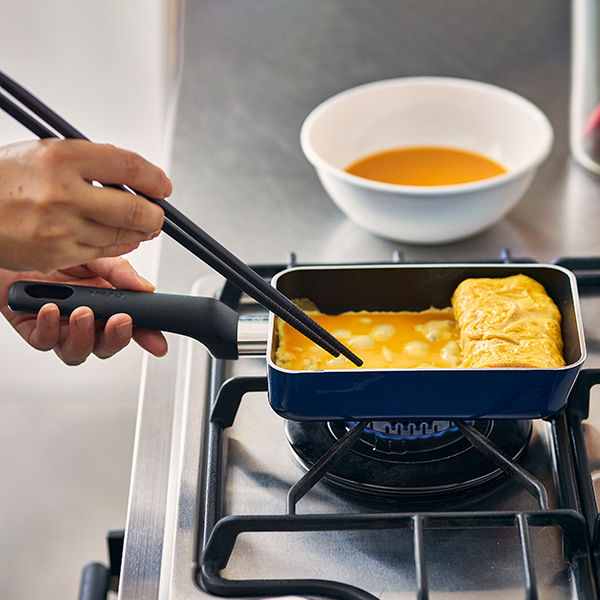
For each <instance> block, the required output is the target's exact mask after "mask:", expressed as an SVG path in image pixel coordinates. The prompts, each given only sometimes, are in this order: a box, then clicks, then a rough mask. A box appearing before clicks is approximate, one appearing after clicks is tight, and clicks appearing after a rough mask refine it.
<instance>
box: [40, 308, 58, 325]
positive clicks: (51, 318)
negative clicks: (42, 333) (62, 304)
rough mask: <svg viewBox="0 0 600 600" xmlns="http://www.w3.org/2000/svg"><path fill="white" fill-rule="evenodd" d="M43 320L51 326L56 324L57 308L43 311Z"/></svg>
mask: <svg viewBox="0 0 600 600" xmlns="http://www.w3.org/2000/svg"><path fill="white" fill-rule="evenodd" d="M42 321H43V323H44V325H47V326H49V327H51V326H53V325H55V324H56V321H57V314H56V311H55V310H50V309H48V310H45V311H44V312H43V313H42Z"/></svg>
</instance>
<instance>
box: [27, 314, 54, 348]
mask: <svg viewBox="0 0 600 600" xmlns="http://www.w3.org/2000/svg"><path fill="white" fill-rule="evenodd" d="M22 335H24V336H25V335H26V334H25V332H22ZM26 339H27V341H28V342H29V343H30V344H31V345H32V346H33V347H34V348H36V349H37V350H42V351H47V350H52V348H54V346H56V344H57V343H58V342H59V340H60V313H59V311H58V306H56V304H46V305H45V306H42V308H41V309H40V311H39V312H38V316H37V319H36V321H35V327H34V328H33V329H32V330H31V332H30V333H29V334H28V335H27V337H26Z"/></svg>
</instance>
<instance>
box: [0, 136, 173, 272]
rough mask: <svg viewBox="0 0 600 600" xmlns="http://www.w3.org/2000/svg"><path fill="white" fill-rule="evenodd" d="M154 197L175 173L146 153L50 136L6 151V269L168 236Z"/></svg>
mask: <svg viewBox="0 0 600 600" xmlns="http://www.w3.org/2000/svg"><path fill="white" fill-rule="evenodd" d="M94 181H99V182H101V183H103V184H125V185H127V186H129V187H131V188H133V189H135V190H137V191H139V192H142V193H144V194H147V195H148V196H151V197H153V198H165V197H166V196H168V195H169V194H170V193H171V190H172V186H171V182H170V180H169V178H168V177H167V176H166V175H165V174H164V173H163V171H162V170H161V169H159V168H158V167H156V166H154V165H152V164H151V163H149V162H147V161H146V160H144V159H143V158H142V157H141V156H139V155H137V154H134V153H133V152H128V151H127V150H121V149H119V148H115V147H114V146H110V145H108V144H93V143H92V142H87V141H84V140H59V139H46V140H37V141H32V142H21V143H18V144H11V145H9V146H4V147H1V148H0V268H5V269H10V270H13V271H25V270H27V271H28V270H34V271H40V272H43V273H49V272H52V271H54V270H56V269H61V268H64V267H70V266H72V265H78V264H82V263H88V262H90V261H92V260H94V259H97V258H100V257H108V256H119V255H121V254H125V253H126V252H130V251H131V250H134V249H135V248H137V246H138V245H139V244H140V242H142V241H144V240H149V239H152V238H153V237H156V236H157V235H158V234H159V233H160V229H161V227H162V223H163V219H164V214H163V211H162V209H161V208H160V207H159V206H157V205H156V204H153V203H152V202H149V201H148V200H147V199H146V198H144V197H143V196H138V195H135V194H130V193H128V192H125V191H122V190H116V189H114V188H110V187H98V186H95V185H93V183H92V182H94Z"/></svg>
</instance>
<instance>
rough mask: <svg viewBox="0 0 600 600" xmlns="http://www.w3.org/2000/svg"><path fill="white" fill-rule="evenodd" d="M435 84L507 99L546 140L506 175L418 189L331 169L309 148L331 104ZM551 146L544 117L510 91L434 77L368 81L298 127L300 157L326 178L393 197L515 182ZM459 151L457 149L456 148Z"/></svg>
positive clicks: (320, 106) (550, 130)
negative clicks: (541, 130) (387, 89)
mask: <svg viewBox="0 0 600 600" xmlns="http://www.w3.org/2000/svg"><path fill="white" fill-rule="evenodd" d="M415 84H416V85H423V86H431V85H434V84H435V85H439V84H443V85H446V86H449V87H454V88H457V87H458V88H477V89H480V90H485V91H487V92H491V93H493V94H496V95H500V96H504V97H505V98H508V99H510V100H511V101H512V102H516V103H518V104H520V105H521V106H523V107H525V108H526V109H527V110H529V111H530V112H531V114H532V115H533V116H534V117H535V118H537V119H538V120H539V122H540V123H541V124H542V126H543V128H544V129H545V133H546V136H545V137H546V139H545V140H544V143H542V144H541V145H540V147H539V149H538V150H537V151H536V152H535V153H534V154H532V156H531V158H530V159H529V160H528V161H526V162H525V163H524V164H523V165H522V166H520V167H519V168H516V169H510V170H508V171H507V172H506V173H501V174H499V175H494V176H493V177H488V178H486V179H479V180H475V181H469V182H467V183H454V184H448V185H431V186H419V185H401V184H396V183H386V182H383V181H375V180H373V179H367V178H365V177H360V176H358V175H353V174H351V173H348V172H346V171H344V170H343V169H340V168H339V167H335V166H333V165H332V164H330V163H329V162H328V161H326V160H325V159H324V158H322V157H321V156H320V154H319V153H318V152H317V151H316V150H315V149H314V148H313V146H312V144H311V143H310V133H311V130H312V127H313V126H314V123H315V121H316V120H317V118H318V117H319V116H320V115H321V114H322V113H323V112H325V111H326V110H327V109H329V108H330V106H331V105H333V104H336V103H337V102H339V101H340V100H343V99H344V98H346V97H351V96H355V95H359V94H361V93H363V92H365V91H368V90H371V89H374V88H379V87H395V86H400V87H404V86H408V85H415ZM553 143H554V129H553V127H552V124H551V123H550V120H549V119H548V117H547V116H546V114H545V113H544V112H543V111H542V110H541V109H540V108H539V107H538V106H536V105H535V104H534V103H533V102H531V101H530V100H528V99H527V98H525V97H524V96H521V95H520V94H517V93H516V92H513V91H512V90H509V89H506V88H503V87H500V86H497V85H494V84H491V83H487V82H484V81H477V80H474V79H463V78H459V77H438V76H429V75H426V76H414V77H395V78H392V79H382V80H379V81H371V82H368V83H364V84H361V85H357V86H354V87H351V88H348V89H346V90H343V91H341V92H338V93H337V94H334V95H333V96H330V97H329V98H327V99H326V100H324V101H323V102H321V103H320V104H318V105H317V106H315V108H313V110H312V111H311V112H310V113H309V114H308V115H307V116H306V118H305V119H304V122H303V123H302V126H301V128H300V146H301V148H302V152H303V153H304V156H305V157H306V159H307V160H308V162H310V163H311V164H312V166H313V167H314V168H315V169H316V170H317V171H320V170H322V171H326V172H328V173H329V174H330V175H333V176H335V177H336V178H338V179H341V180H344V181H346V182H347V183H350V184H353V185H355V186H358V187H362V188H366V189H369V190H377V191H382V192H395V193H397V194H410V195H417V196H431V197H435V196H439V195H441V194H444V195H455V194H462V193H465V192H471V191H479V190H485V189H487V188H491V187H496V186H497V185H501V184H503V183H508V182H510V181H512V180H514V179H517V178H519V177H521V176H523V175H524V174H526V173H528V172H530V171H534V170H535V169H536V168H537V167H539V165H540V164H541V163H542V162H544V160H545V159H546V158H547V157H548V155H549V154H550V152H551V150H552V146H553ZM445 147H447V148H453V147H454V146H445ZM457 149H460V148H457Z"/></svg>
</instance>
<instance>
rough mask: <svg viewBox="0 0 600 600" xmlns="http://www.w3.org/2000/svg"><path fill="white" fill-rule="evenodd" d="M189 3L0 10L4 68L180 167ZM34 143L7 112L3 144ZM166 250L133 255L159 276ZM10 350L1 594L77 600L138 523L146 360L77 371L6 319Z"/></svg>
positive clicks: (1, 369) (114, 138)
mask: <svg viewBox="0 0 600 600" xmlns="http://www.w3.org/2000/svg"><path fill="white" fill-rule="evenodd" d="M177 6H178V3H177V2H176V1H175V0H173V1H170V0H50V1H45V0H0V69H1V70H3V71H5V72H6V73H7V74H8V75H10V76H11V77H13V78H14V79H16V80H17V81H19V82H20V83H21V84H23V85H24V86H25V87H27V88H28V89H29V90H30V91H32V92H33V93H34V94H36V95H37V96H39V97H40V98H41V99H42V100H43V101H45V102H46V103H47V104H49V105H50V106H51V107H52V108H54V110H56V111H57V112H58V113H59V114H61V115H62V116H64V117H65V118H66V119H67V120H68V121H70V122H71V123H73V124H74V125H75V126H76V127H77V128H79V129H80V130H81V131H82V132H83V133H84V134H86V135H87V136H88V137H90V138H91V139H92V140H94V141H106V142H110V143H113V144H116V145H118V146H122V147H125V148H128V149H131V150H135V151H137V152H139V153H140V154H142V155H143V156H145V157H146V158H148V159H149V160H152V161H153V162H155V163H157V164H160V165H161V166H163V167H164V168H165V169H166V170H167V171H168V158H169V148H170V143H169V141H170V140H169V137H170V136H169V128H168V127H167V125H168V119H167V118H166V117H167V114H168V109H169V98H170V92H171V91H172V90H171V89H170V82H171V81H172V74H173V72H172V71H173V59H174V52H173V49H174V48H175V47H176V43H175V44H174V42H176V40H174V39H171V38H169V35H168V32H169V31H171V32H172V30H173V26H174V23H173V17H174V16H175V17H176V7H177ZM169 28H170V29H169ZM31 137H32V136H31V134H29V132H27V131H26V130H24V129H23V128H22V127H21V126H20V125H19V124H17V123H15V122H13V121H12V120H11V119H10V117H8V116H7V115H4V114H0V144H6V143H10V142H13V141H18V140H22V139H29V138H31ZM158 246H159V242H158V241H155V242H151V243H150V244H146V245H145V246H144V247H143V249H140V250H138V251H136V252H135V253H133V254H131V255H129V256H130V259H131V262H132V263H133V264H134V266H136V268H137V269H138V270H139V271H140V272H141V273H142V274H143V275H144V276H146V277H147V278H149V279H152V276H153V268H154V264H155V263H156V252H157V251H158ZM0 353H1V354H0V356H1V358H2V360H1V361H0V377H1V381H2V387H1V388H0V389H1V394H0V440H1V441H0V476H1V479H0V481H2V483H1V484H0V485H1V486H2V488H1V489H0V527H1V528H2V531H3V535H2V536H0V565H1V566H0V597H2V598H14V599H19V598H34V597H39V598H42V597H43V598H45V599H46V600H51V599H53V598H68V597H75V595H76V591H77V585H78V577H79V568H80V567H81V566H83V564H84V563H85V562H88V561H90V560H102V561H104V560H105V557H106V553H105V550H104V543H103V535H104V533H105V531H106V530H107V529H109V528H118V527H122V526H123V525H124V522H125V511H126V500H127V485H128V478H129V469H130V462H131V447H132V443H133V427H134V420H135V407H136V404H137V395H138V388H139V379H140V368H141V358H142V352H141V350H139V348H138V347H137V346H135V345H134V344H133V343H132V344H130V346H129V347H128V348H127V349H125V350H124V351H122V352H121V353H120V354H119V355H117V356H116V357H114V358H112V359H110V360H108V361H100V360H98V359H96V358H95V357H92V358H91V359H88V361H87V362H86V363H85V364H84V365H81V366H79V367H66V366H64V365H63V364H62V363H60V361H59V360H58V358H57V357H56V356H55V355H54V354H53V353H52V352H50V353H41V352H37V351H35V350H33V349H32V348H30V347H29V346H27V345H26V344H25V343H24V342H23V341H22V340H21V339H20V338H19V337H18V336H17V335H16V333H14V332H13V331H12V329H11V328H10V326H9V325H8V324H7V323H6V322H5V321H4V320H3V319H2V318H1V317H0ZM107 488H112V489H110V490H109V489H107ZM31 560H34V561H35V562H30V561H31ZM23 563H24V564H23ZM20 565H21V566H20ZM38 566H39V569H38ZM19 569H21V570H22V573H21V572H20V570H19ZM32 573H35V575H36V578H33V579H32V577H31V574H32ZM49 578H50V580H49ZM37 579H39V580H40V581H39V582H38V583H37V584H36V581H35V580H37ZM36 585H37V586H38V588H37V592H36Z"/></svg>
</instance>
